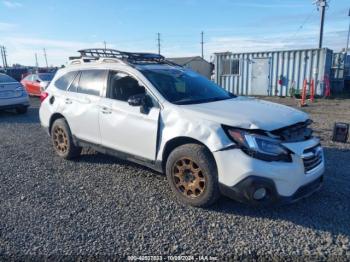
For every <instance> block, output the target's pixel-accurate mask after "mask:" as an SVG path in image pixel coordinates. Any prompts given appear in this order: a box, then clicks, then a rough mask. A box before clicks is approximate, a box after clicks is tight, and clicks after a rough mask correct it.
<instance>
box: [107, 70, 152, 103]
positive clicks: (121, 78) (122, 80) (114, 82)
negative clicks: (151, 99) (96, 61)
mask: <svg viewBox="0 0 350 262" xmlns="http://www.w3.org/2000/svg"><path fill="white" fill-rule="evenodd" d="M143 94H146V90H145V87H143V86H141V85H140V84H139V82H138V81H137V80H136V79H135V78H134V77H132V76H130V75H128V74H126V73H122V72H115V71H112V72H110V76H109V88H108V98H111V99H115V100H119V101H124V102H127V101H128V99H129V98H130V97H131V96H135V95H143Z"/></svg>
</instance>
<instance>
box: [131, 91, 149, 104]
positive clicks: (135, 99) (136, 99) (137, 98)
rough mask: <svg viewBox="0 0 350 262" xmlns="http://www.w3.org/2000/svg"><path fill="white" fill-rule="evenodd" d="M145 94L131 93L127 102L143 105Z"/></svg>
mask: <svg viewBox="0 0 350 262" xmlns="http://www.w3.org/2000/svg"><path fill="white" fill-rule="evenodd" d="M145 98H146V96H145V94H139V95H133V96H130V97H129V99H128V104H129V105H131V106H143V105H144V104H145Z"/></svg>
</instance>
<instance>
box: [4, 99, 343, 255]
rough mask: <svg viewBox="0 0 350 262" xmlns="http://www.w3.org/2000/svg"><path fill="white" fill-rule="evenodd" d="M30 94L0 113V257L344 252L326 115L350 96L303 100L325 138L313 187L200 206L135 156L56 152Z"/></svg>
mask: <svg viewBox="0 0 350 262" xmlns="http://www.w3.org/2000/svg"><path fill="white" fill-rule="evenodd" d="M270 100H274V101H276V102H280V103H286V104H290V105H295V101H293V100H290V99H278V98H277V99H270ZM31 102H32V106H31V107H30V108H29V112H28V114H27V115H21V116H20V115H16V114H14V113H10V112H8V113H0V137H1V139H0V163H1V166H0V260H1V257H2V258H7V259H9V258H10V259H11V258H13V259H18V258H28V256H39V255H41V256H45V257H46V258H47V257H49V258H54V259H58V258H62V259H68V260H69V259H72V258H77V257H76V256H79V257H80V258H87V257H88V256H96V255H97V256H101V257H100V258H106V257H105V256H112V257H113V258H116V259H117V258H126V256H128V255H134V256H141V255H169V254H171V255H187V256H197V255H202V256H209V255H211V256H213V257H216V258H217V259H219V260H221V259H229V258H231V259H241V258H258V257H259V258H260V259H263V258H270V259H272V258H277V259H280V260H282V259H286V258H289V259H296V258H299V259H300V260H302V259H304V258H305V257H307V258H309V259H314V260H316V259H325V258H328V259H329V260H335V259H337V260H339V261H341V260H346V259H350V250H349V248H350V243H349V238H350V202H349V197H350V172H349V168H350V165H349V161H350V144H349V143H347V144H341V143H333V142H331V141H330V136H331V132H332V127H333V123H334V122H335V121H345V122H348V123H349V122H350V101H349V100H326V101H318V102H317V103H315V104H313V105H311V106H309V107H306V108H305V109H304V108H303V110H305V111H307V112H309V113H310V114H311V116H312V118H313V119H314V121H315V123H314V128H315V131H316V134H317V135H319V136H321V138H322V142H323V145H324V147H325V155H326V160H327V170H326V174H325V176H326V177H325V183H324V187H323V189H322V190H321V191H319V192H317V193H315V194H314V195H312V196H311V197H309V198H307V199H305V200H302V201H300V202H298V203H295V204H292V205H289V206H283V207H278V208H252V207H248V206H245V205H242V204H239V203H237V202H234V201H232V200H230V199H227V198H221V199H220V201H219V202H218V203H217V204H216V205H214V206H213V207H211V208H209V209H198V208H192V207H188V206H183V205H181V204H179V203H177V202H175V201H174V197H173V195H172V193H171V192H170V190H169V187H168V185H167V181H166V178H165V176H164V175H161V174H158V173H155V172H153V171H151V170H149V169H146V168H143V167H141V166H138V165H135V164H130V163H128V162H124V161H121V160H118V159H117V158H114V157H110V156H106V155H102V154H98V153H94V152H89V151H85V152H84V154H83V156H82V157H81V158H80V159H79V160H77V161H65V160H62V159H60V158H59V157H57V156H56V155H55V154H54V152H53V150H52V147H51V144H50V140H49V137H48V136H47V135H46V133H45V132H44V130H42V129H41V127H40V124H39V119H38V105H39V103H38V101H37V99H32V100H31ZM72 255H73V256H75V257H73V256H72ZM116 255H118V256H116ZM32 258H33V257H32ZM164 258H166V257H164Z"/></svg>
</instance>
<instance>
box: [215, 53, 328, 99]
mask: <svg viewBox="0 0 350 262" xmlns="http://www.w3.org/2000/svg"><path fill="white" fill-rule="evenodd" d="M214 55H215V57H214V63H215V78H214V79H215V82H216V83H217V84H218V85H220V86H222V87H223V88H224V89H226V90H228V91H230V92H232V93H234V94H237V95H262V96H289V95H290V94H291V93H292V92H295V93H300V92H301V90H302V87H303V82H304V79H306V80H307V89H309V86H310V82H311V79H314V81H315V94H317V95H319V96H323V95H324V92H325V87H326V85H325V78H326V79H329V78H330V73H331V67H332V55H333V51H332V50H330V49H327V48H321V49H303V50H284V51H270V52H250V53H231V52H225V53H215V54H214Z"/></svg>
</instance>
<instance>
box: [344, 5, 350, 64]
mask: <svg viewBox="0 0 350 262" xmlns="http://www.w3.org/2000/svg"><path fill="white" fill-rule="evenodd" d="M348 16H349V17H350V8H349V13H348ZM349 20H350V19H349ZM349 38H350V22H349V29H348V39H347V41H346V47H345V57H344V58H345V59H344V67H345V66H349V67H350V65H348V63H350V61H348V60H349V59H348V49H349Z"/></svg>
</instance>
